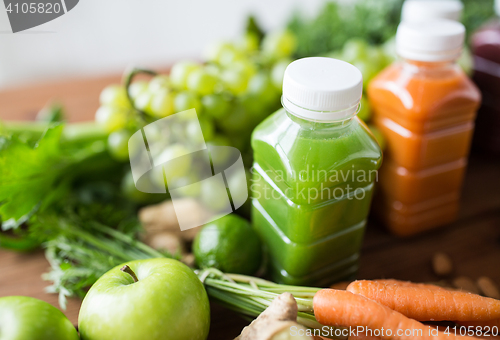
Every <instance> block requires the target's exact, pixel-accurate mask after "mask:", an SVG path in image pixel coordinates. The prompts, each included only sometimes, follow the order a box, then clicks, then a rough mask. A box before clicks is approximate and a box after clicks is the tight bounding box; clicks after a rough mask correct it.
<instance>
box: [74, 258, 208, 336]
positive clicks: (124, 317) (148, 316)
mask: <svg viewBox="0 0 500 340" xmlns="http://www.w3.org/2000/svg"><path fill="white" fill-rule="evenodd" d="M209 327H210V305H209V302H208V296H207V293H206V291H205V288H204V287H203V284H202V282H201V281H200V280H199V279H198V277H197V276H196V274H195V273H194V272H193V271H192V270H191V269H190V268H189V267H188V266H186V265H185V264H183V263H181V262H179V261H176V260H172V259H165V258H158V259H148V260H137V261H132V262H129V263H126V264H125V265H124V266H123V267H122V266H118V267H115V268H113V269H111V270H110V271H109V272H107V273H106V274H104V275H103V276H102V277H101V278H100V279H99V280H97V282H96V283H95V284H94V285H93V286H92V287H91V288H90V290H89V292H88V293H87V295H86V296H85V299H84V300H83V303H82V307H81V309H80V315H79V317H78V328H79V331H80V336H81V338H82V339H84V340H113V339H119V340H135V339H137V340H143V339H148V340H157V339H162V340H163V339H169V340H203V339H206V338H207V336H208V330H209Z"/></svg>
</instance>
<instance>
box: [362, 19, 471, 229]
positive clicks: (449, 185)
mask: <svg viewBox="0 0 500 340" xmlns="http://www.w3.org/2000/svg"><path fill="white" fill-rule="evenodd" d="M464 33H465V29H464V27H463V25H462V24H460V23H458V22H453V21H447V20H438V21H429V22H424V23H402V24H400V26H399V28H398V33H397V36H396V45H397V51H398V54H399V55H400V56H401V57H402V61H401V62H397V63H395V64H393V65H391V66H389V67H388V68H387V69H385V70H384V71H382V73H380V74H379V75H378V76H377V77H376V78H375V79H374V80H373V81H372V82H371V84H370V86H369V88H368V96H369V100H370V102H371V104H372V107H373V110H374V123H375V125H376V126H377V127H378V128H379V129H380V130H381V131H382V133H383V134H384V135H385V137H386V138H387V153H386V155H385V163H384V165H383V166H382V168H381V170H380V188H379V189H380V190H379V193H378V194H379V195H378V199H376V200H375V201H376V202H375V203H376V204H377V205H378V206H377V207H376V209H375V211H376V213H377V214H378V215H379V216H380V217H381V218H382V220H383V221H384V222H385V223H386V224H387V226H388V227H389V229H390V230H391V231H392V232H394V233H395V234H398V235H401V236H407V235H412V234H415V233H418V232H421V231H424V230H427V229H431V228H434V227H438V226H441V225H444V224H446V223H449V222H451V221H453V220H454V219H455V217H456V214H457V211H458V207H459V200H460V190H461V186H462V181H463V177H464V173H465V168H466V165H467V156H468V153H469V146H470V142H471V137H472V133H473V130H474V118H475V115H476V110H477V108H478V106H479V103H480V99H481V97H480V93H479V91H478V90H477V88H476V87H475V85H474V84H473V83H472V82H471V81H470V80H469V78H468V77H467V76H466V75H465V74H464V73H463V72H462V71H461V69H460V68H459V67H458V66H457V64H456V60H457V58H458V57H459V56H460V53H461V50H462V45H463V40H464Z"/></svg>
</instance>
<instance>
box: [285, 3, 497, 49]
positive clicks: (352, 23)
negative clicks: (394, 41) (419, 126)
mask: <svg viewBox="0 0 500 340" xmlns="http://www.w3.org/2000/svg"><path fill="white" fill-rule="evenodd" d="M493 1H494V0H463V3H464V11H463V17H462V22H463V23H464V25H465V28H466V30H467V34H471V33H472V32H473V31H474V30H476V29H477V28H478V27H479V26H480V25H482V24H483V23H484V22H485V21H486V20H488V19H489V18H491V17H492V16H493V15H494V10H493ZM403 2H404V0H359V1H356V2H354V3H353V2H343V3H341V2H338V1H329V2H327V3H326V4H325V5H324V7H323V8H322V9H321V10H320V12H319V14H318V16H317V17H315V18H313V19H307V18H305V17H303V16H302V15H301V14H300V13H296V14H295V15H294V16H293V17H292V18H291V20H290V21H289V23H288V27H289V29H290V30H291V31H292V32H293V33H294V34H295V35H296V37H297V41H298V48H297V52H296V57H297V58H303V57H309V56H317V55H323V54H325V53H328V52H331V51H335V50H339V49H341V48H342V46H343V45H344V44H345V43H346V42H347V41H348V40H349V39H352V38H361V39H363V40H365V41H366V42H368V43H369V44H376V45H378V44H381V43H383V42H385V41H387V40H388V39H390V38H391V37H392V36H394V35H395V34H396V30H397V27H398V25H399V22H400V16H401V7H402V5H403Z"/></svg>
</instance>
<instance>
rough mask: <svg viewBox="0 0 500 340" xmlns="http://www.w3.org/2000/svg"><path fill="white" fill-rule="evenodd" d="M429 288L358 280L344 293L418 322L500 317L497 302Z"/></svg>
mask: <svg viewBox="0 0 500 340" xmlns="http://www.w3.org/2000/svg"><path fill="white" fill-rule="evenodd" d="M428 286H429V285H425V284H423V285H415V284H412V285H400V284H394V283H385V282H376V281H365V280H361V281H354V282H353V283H351V284H350V285H349V287H347V290H348V291H350V292H352V293H355V294H360V295H363V296H365V297H367V298H369V299H371V300H374V301H377V302H379V303H381V304H383V305H385V306H387V307H389V308H391V309H394V310H395V311H398V312H400V313H402V314H404V315H406V316H407V317H409V318H412V319H415V320H419V321H444V320H449V321H451V320H456V321H488V320H493V319H498V318H500V301H499V300H495V299H491V298H486V297H483V296H479V295H476V294H472V293H466V292H462V291H450V290H446V289H443V288H435V287H437V286H433V287H434V288H429V287H428Z"/></svg>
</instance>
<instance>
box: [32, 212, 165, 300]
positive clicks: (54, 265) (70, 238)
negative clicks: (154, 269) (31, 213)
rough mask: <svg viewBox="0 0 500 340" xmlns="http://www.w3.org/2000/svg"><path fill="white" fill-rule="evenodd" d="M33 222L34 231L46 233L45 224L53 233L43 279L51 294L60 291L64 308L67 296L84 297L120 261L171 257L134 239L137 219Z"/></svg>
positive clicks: (74, 217) (51, 219)
mask: <svg viewBox="0 0 500 340" xmlns="http://www.w3.org/2000/svg"><path fill="white" fill-rule="evenodd" d="M39 222H40V223H36V222H35V223H34V224H33V227H31V228H32V230H33V232H37V229H38V232H40V231H41V232H42V233H43V232H45V231H46V230H47V226H50V230H51V231H52V232H54V233H55V236H54V235H52V237H51V238H50V239H49V241H47V242H46V243H45V244H44V246H45V248H46V250H45V256H46V258H47V260H48V261H49V263H50V265H51V271H50V272H49V273H47V274H45V275H44V279H45V280H48V281H51V282H52V285H51V286H49V287H48V288H47V291H48V292H50V293H58V294H59V304H60V305H61V307H63V308H65V306H66V300H67V297H70V296H78V297H82V298H83V297H84V296H85V294H86V292H87V289H88V288H89V287H90V286H91V285H92V284H93V283H94V282H95V281H97V279H98V278H99V277H100V276H101V275H103V274H104V273H106V272H107V271H108V270H110V269H111V268H113V267H115V266H118V265H119V264H121V263H123V262H128V261H133V260H140V259H147V258H155V257H171V256H170V255H169V254H167V253H165V252H159V251H156V250H154V249H152V248H150V247H149V246H147V245H145V244H143V243H141V242H140V241H137V233H138V232H139V231H140V230H141V227H140V225H139V223H138V221H134V220H128V221H124V222H123V223H121V224H120V225H119V226H118V227H117V228H116V229H114V228H111V227H108V226H105V225H102V224H99V223H97V222H86V223H83V221H82V220H81V218H79V217H76V216H73V217H72V218H68V219H62V218H61V217H60V216H57V217H55V216H52V217H48V218H45V219H44V218H42V219H41V221H39Z"/></svg>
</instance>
